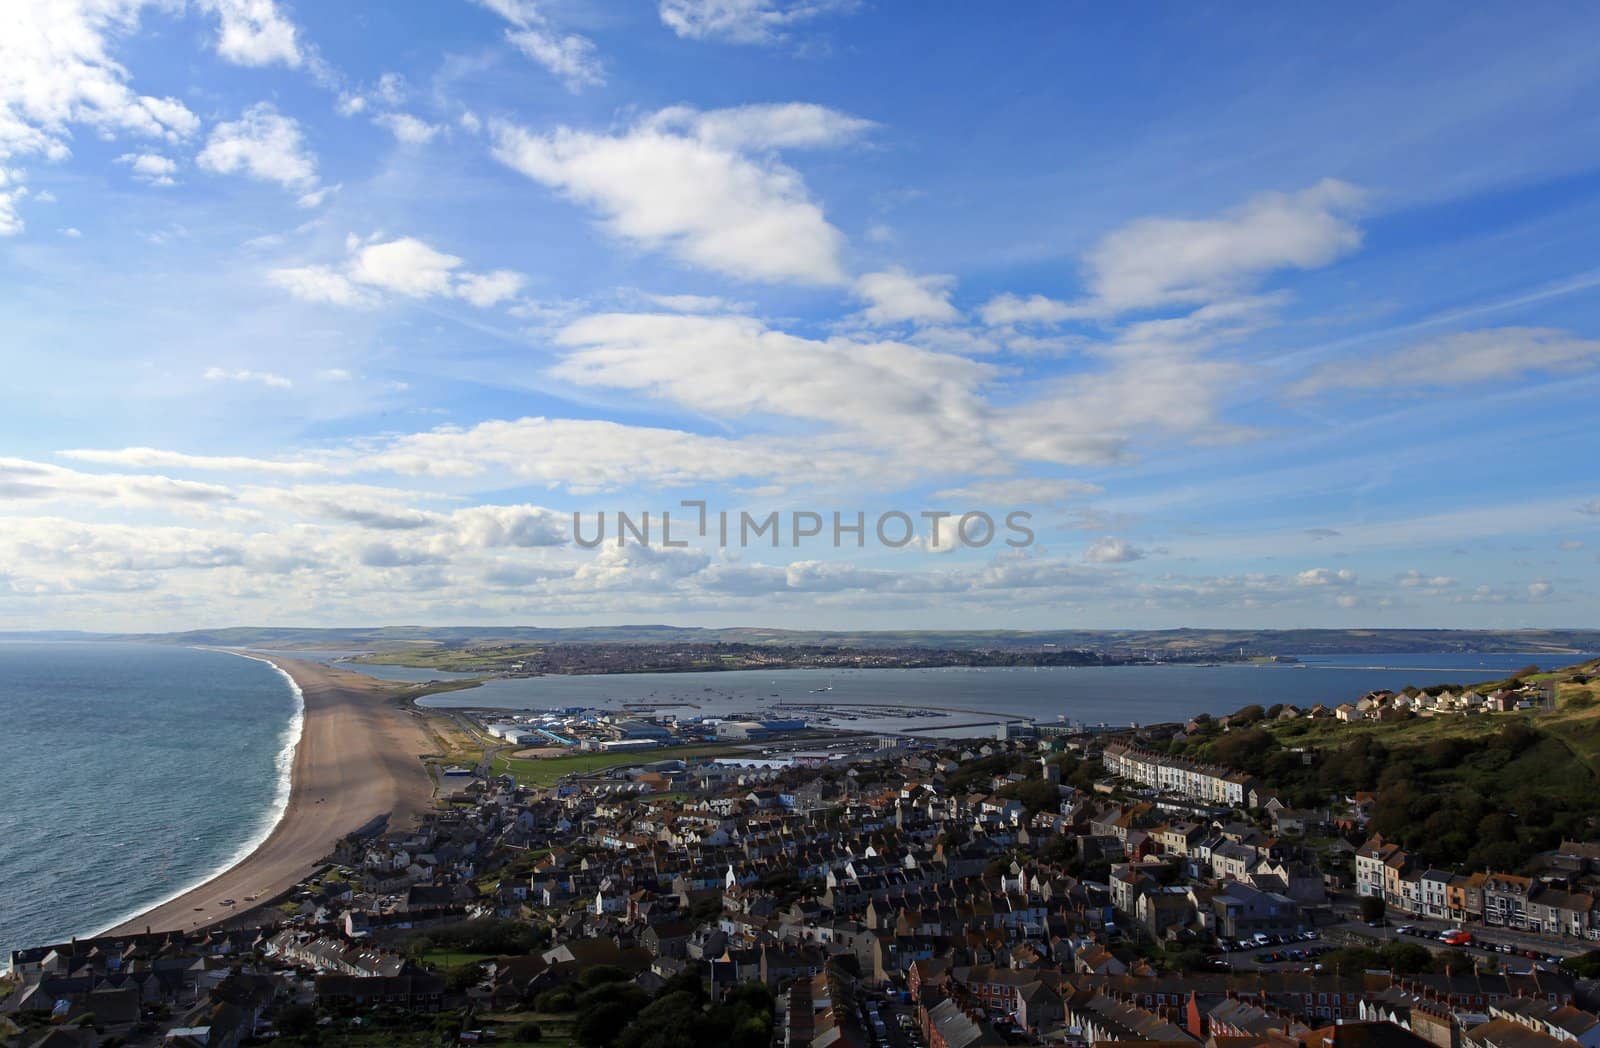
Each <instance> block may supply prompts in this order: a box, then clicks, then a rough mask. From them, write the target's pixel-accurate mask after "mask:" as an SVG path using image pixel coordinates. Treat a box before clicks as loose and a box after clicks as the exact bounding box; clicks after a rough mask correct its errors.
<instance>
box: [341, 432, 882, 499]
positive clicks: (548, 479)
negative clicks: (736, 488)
mask: <svg viewBox="0 0 1600 1048" xmlns="http://www.w3.org/2000/svg"><path fill="white" fill-rule="evenodd" d="M356 465H357V467H359V468H360V469H364V470H384V471H387V472H393V473H400V474H409V475H416V476H432V477H441V478H452V477H453V478H471V477H484V476H486V475H490V476H503V477H506V478H514V479H517V480H521V481H525V482H527V481H532V482H536V483H544V484H549V485H552V486H554V485H560V486H564V487H567V488H569V489H571V490H573V491H609V490H614V489H618V488H624V487H628V486H631V485H636V484H648V485H654V486H656V487H664V488H672V487H681V486H683V485H685V484H692V483H704V482H708V481H736V480H737V481H744V480H749V479H753V478H759V479H765V478H769V477H781V478H784V479H785V480H786V481H787V482H791V483H805V482H808V481H814V480H817V479H819V478H823V477H833V478H839V477H861V476H864V475H867V474H868V472H869V471H870V470H871V468H872V460H871V459H868V458H866V457H864V456H860V455H855V454H851V453H848V452H838V451H832V450H830V449H828V448H826V447H823V446H820V445H819V443H818V442H817V441H815V440H806V441H787V442H786V441H782V440H776V439H762V438H754V437H751V438H744V439H738V440H735V439H730V438H726V437H707V436H701V435H699V434H695V433H688V432H685V431H682V430H674V429H664V428H658V427H648V426H626V425H622V424H620V423H616V422H606V421H601V420H593V419H547V418H521V419H507V420H494V421H490V422H482V423H479V424H478V425H475V426H472V427H470V428H461V427H458V426H442V427H439V428H437V429H433V430H428V431H426V432H423V433H414V434H409V435H406V436H402V437H396V438H394V439H393V440H391V441H389V442H388V443H387V444H385V445H384V446H383V447H381V448H378V449H376V450H373V451H371V452H370V453H368V454H366V455H365V456H364V457H363V458H361V459H360V461H359V462H358V463H357V464H356Z"/></svg>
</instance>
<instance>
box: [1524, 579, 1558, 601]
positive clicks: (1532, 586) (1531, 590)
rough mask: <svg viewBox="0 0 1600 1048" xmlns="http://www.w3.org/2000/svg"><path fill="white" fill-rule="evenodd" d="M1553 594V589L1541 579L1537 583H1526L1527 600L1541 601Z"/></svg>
mask: <svg viewBox="0 0 1600 1048" xmlns="http://www.w3.org/2000/svg"><path fill="white" fill-rule="evenodd" d="M1553 592H1555V587H1554V586H1552V585H1551V584H1550V583H1548V582H1545V581H1544V580H1542V579H1541V580H1539V581H1538V582H1530V583H1528V599H1529V600H1543V599H1544V598H1546V597H1548V596H1550V594H1551V593H1553Z"/></svg>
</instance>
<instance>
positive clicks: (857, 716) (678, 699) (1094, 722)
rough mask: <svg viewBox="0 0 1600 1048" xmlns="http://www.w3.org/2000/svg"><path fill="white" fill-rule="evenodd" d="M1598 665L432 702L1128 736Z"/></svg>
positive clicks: (1145, 668) (539, 681) (1139, 669)
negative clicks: (1025, 726) (1069, 727)
mask: <svg viewBox="0 0 1600 1048" xmlns="http://www.w3.org/2000/svg"><path fill="white" fill-rule="evenodd" d="M1589 657H1590V656H1586V655H1560V656H1555V657H1553V658H1552V657H1550V656H1534V655H1530V654H1528V653H1521V654H1471V655H1459V654H1424V655H1328V656H1314V657H1307V658H1302V659H1300V660H1299V661H1297V662H1293V663H1285V662H1276V663H1223V664H1220V665H1194V664H1181V665H1139V666H1082V667H1079V666H1073V667H1037V668H1035V667H1005V668H989V667H984V668H946V669H851V670H830V669H804V670H780V671H772V670H726V671H718V672H709V673H630V674H613V675H589V676H547V677H519V678H511V679H505V680H495V681H490V682H488V683H486V684H484V685H483V686H482V687H478V688H470V689H466V690H462V691H452V692H445V693H442V694H439V695H433V696H429V697H428V698H426V699H423V700H422V704H423V705H427V706H431V707H435V708H440V709H449V708H456V709H461V708H476V709H506V710H551V709H565V708H572V707H584V708H597V709H612V710H632V711H635V712H638V713H640V714H650V713H654V714H668V713H673V714H677V715H679V716H702V717H728V716H735V715H739V714H749V715H752V716H758V717H766V716H772V717H803V718H804V719H806V720H807V721H808V722H809V723H811V724H814V725H820V726H824V727H834V728H841V729H847V730H854V731H871V732H914V733H916V734H921V735H934V736H962V735H979V734H987V733H989V732H992V731H993V730H994V729H995V727H996V726H997V725H998V724H999V723H1001V722H1003V721H1005V720H1007V719H1016V718H1028V719H1032V720H1035V721H1037V722H1039V723H1042V724H1056V723H1063V722H1066V723H1073V724H1081V725H1088V726H1091V727H1094V726H1101V725H1105V726H1126V725H1130V724H1153V723H1157V722H1161V721H1182V720H1187V719H1188V718H1189V717H1192V716H1194V715H1195V714H1197V713H1211V714H1220V713H1231V712H1233V711H1234V710H1236V709H1239V708H1240V707H1241V706H1247V705H1250V704H1251V703H1260V704H1261V705H1263V706H1270V705H1272V704H1274V703H1292V704H1293V705H1296V706H1299V707H1302V708H1307V707H1310V706H1314V705H1316V704H1317V703H1319V702H1321V703H1325V704H1328V705H1337V704H1338V703H1341V702H1346V701H1354V700H1355V699H1357V698H1359V697H1360V696H1361V695H1363V694H1365V693H1366V692H1368V691H1371V690H1374V689H1377V688H1395V689H1398V688H1401V687H1404V686H1405V685H1408V684H1415V685H1417V686H1418V687H1425V686H1427V685H1429V684H1471V683H1474V682H1478V681H1483V680H1486V679H1493V678H1495V677H1498V676H1504V675H1506V674H1509V673H1513V672H1515V671H1517V670H1520V669H1522V668H1523V667H1525V666H1529V665H1533V664H1548V665H1549V666H1552V667H1553V666H1558V665H1561V666H1564V665H1571V664H1573V663H1576V662H1581V661H1583V660H1585V659H1587V658H1589Z"/></svg>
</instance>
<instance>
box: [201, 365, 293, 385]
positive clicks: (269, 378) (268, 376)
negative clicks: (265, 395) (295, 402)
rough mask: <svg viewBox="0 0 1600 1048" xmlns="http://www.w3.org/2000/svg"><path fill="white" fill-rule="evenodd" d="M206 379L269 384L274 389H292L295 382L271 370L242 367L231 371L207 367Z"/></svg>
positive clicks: (208, 380)
mask: <svg viewBox="0 0 1600 1048" xmlns="http://www.w3.org/2000/svg"><path fill="white" fill-rule="evenodd" d="M205 379H206V381H207V382H246V383H254V384H255V385H260V386H269V387H271V388H272V389H290V388H292V387H293V386H294V383H293V382H291V381H289V380H288V379H286V378H284V377H283V376H282V375H278V374H274V373H273V372H271V371H253V370H251V369H249V368H242V369H238V370H235V371H229V370H227V369H226V368H215V367H213V368H206V370H205Z"/></svg>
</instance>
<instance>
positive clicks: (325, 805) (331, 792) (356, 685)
mask: <svg viewBox="0 0 1600 1048" xmlns="http://www.w3.org/2000/svg"><path fill="white" fill-rule="evenodd" d="M268 661H270V662H272V663H273V664H274V665H276V666H277V667H279V668H280V669H282V670H283V671H284V672H285V673H288V674H289V675H290V676H291V677H293V678H294V681H295V683H296V684H298V685H299V686H300V690H301V691H302V692H303V693H304V696H305V722H304V727H303V730H302V733H301V736H300V745H299V746H298V747H297V748H296V750H295V756H294V766H293V772H292V782H291V787H290V793H289V804H288V807H287V809H286V810H285V812H284V814H283V818H282V819H281V820H280V821H279V822H278V825H277V827H276V828H274V829H273V831H272V834H271V835H270V836H268V837H267V839H266V840H265V841H263V842H262V843H261V846H260V847H258V848H257V849H256V850H255V851H253V852H251V853H250V854H249V855H248V856H246V857H245V858H244V859H242V860H241V861H240V862H239V863H237V864H236V865H234V866H232V867H230V868H229V869H227V870H225V871H223V872H222V873H220V874H218V875H217V876H216V877H213V878H212V879H211V880H209V881H207V882H205V883H204V884H202V885H200V886H199V887H197V888H194V889H192V890H190V891H188V892H185V893H184V894H183V895H181V896H179V897H178V898H176V899H173V900H172V901H170V902H167V903H163V904H162V905H160V906H157V907H156V908H154V909H152V910H149V911H147V912H145V913H142V914H140V915H139V916H137V917H135V918H133V919H131V920H129V921H126V922H124V923H123V924H120V925H118V926H117V927H115V928H113V929H111V930H110V931H109V932H107V933H106V934H126V933H130V932H142V931H144V930H145V929H146V928H147V927H148V928H151V929H153V930H155V931H170V930H174V929H182V930H190V929H194V928H200V927H204V926H206V925H210V924H216V923H218V922H220V921H224V920H226V919H228V918H230V917H234V916H237V915H238V914H240V913H242V912H245V911H247V910H249V909H250V908H252V904H251V903H250V902H248V901H247V900H248V899H249V897H251V896H257V897H258V898H259V901H260V902H265V901H266V900H268V899H271V898H272V897H273V896H275V895H277V894H278V893H280V892H283V891H285V890H287V889H289V888H291V887H293V886H294V885H295V884H296V883H297V882H298V881H300V880H301V879H303V878H304V877H305V876H306V875H307V874H309V873H310V872H311V871H312V870H313V869H315V868H316V866H317V864H318V862H319V861H320V860H322V859H323V858H325V857H326V856H327V855H328V853H329V852H330V851H331V850H332V848H333V845H334V843H335V842H336V841H338V839H339V838H340V837H343V836H344V835H345V834H347V833H350V832H352V831H354V830H357V829H360V828H361V827H362V826H365V825H366V824H367V823H368V822H370V821H372V820H373V819H374V818H376V817H377V816H380V815H385V814H387V815H389V816H390V818H389V825H390V827H391V828H394V827H405V826H407V825H409V824H410V820H411V819H412V817H414V816H415V815H417V814H418V813H420V812H421V811H423V810H425V809H426V808H427V807H428V806H429V804H430V803H431V802H432V797H433V780H432V779H431V778H430V777H429V775H428V772H427V769H426V768H425V767H424V766H423V764H422V762H421V761H420V760H418V755H419V754H422V753H426V752H428V750H429V748H430V743H429V736H428V734H427V732H426V731H425V730H424V729H423V726H422V719H421V716H420V715H419V714H415V713H410V712H407V711H406V710H403V709H401V708H399V707H397V706H395V705H394V704H393V703H391V702H388V701H385V700H386V699H388V698H389V697H390V696H392V695H393V694H394V686H393V685H391V684H387V683H385V682H383V681H377V680H374V679H373V678H371V677H367V676H364V675H362V674H359V673H353V672H351V671H349V670H343V669H338V668H335V667H332V666H325V665H323V664H321V663H317V662H305V661H301V660H299V659H286V658H281V657H277V656H274V657H272V658H270V659H269V660H268ZM224 899H233V900H234V901H235V905H233V906H225V905H223V900H224Z"/></svg>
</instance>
